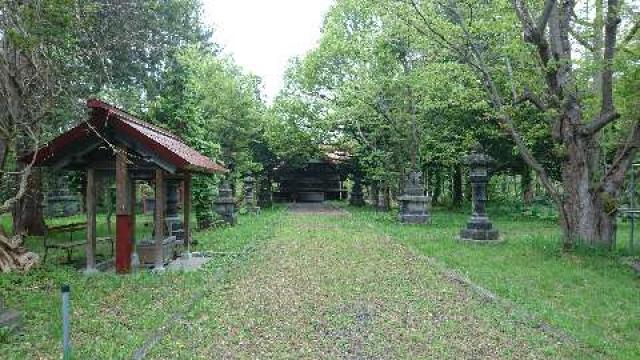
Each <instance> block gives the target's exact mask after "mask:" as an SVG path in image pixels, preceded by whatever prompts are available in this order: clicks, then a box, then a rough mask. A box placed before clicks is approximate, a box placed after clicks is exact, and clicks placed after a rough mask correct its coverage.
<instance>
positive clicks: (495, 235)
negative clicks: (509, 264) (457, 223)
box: [460, 146, 500, 243]
mask: <svg viewBox="0 0 640 360" xmlns="http://www.w3.org/2000/svg"><path fill="white" fill-rule="evenodd" d="M492 162H493V159H492V158H491V157H489V156H488V155H486V154H484V152H483V151H482V148H481V147H479V146H477V147H476V148H475V149H474V150H473V151H472V152H471V155H469V156H467V158H466V159H465V163H466V164H467V165H469V167H470V174H469V175H470V176H469V177H470V181H471V190H472V195H471V197H472V203H473V213H472V215H471V219H470V220H469V222H468V223H467V228H466V229H463V230H462V231H461V232H460V239H461V240H465V241H471V242H477V243H496V242H499V241H500V233H499V232H498V230H496V229H494V228H493V224H492V223H491V221H489V217H488V216H487V209H486V203H487V183H488V182H489V165H491V163H492Z"/></svg>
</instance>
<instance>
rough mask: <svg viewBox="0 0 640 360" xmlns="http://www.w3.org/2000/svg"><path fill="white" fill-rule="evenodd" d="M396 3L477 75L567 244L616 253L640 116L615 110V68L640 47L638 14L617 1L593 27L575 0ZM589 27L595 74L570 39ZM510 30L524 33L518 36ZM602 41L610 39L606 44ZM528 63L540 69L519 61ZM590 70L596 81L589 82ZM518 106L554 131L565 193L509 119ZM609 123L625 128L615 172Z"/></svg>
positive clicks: (612, 0)
mask: <svg viewBox="0 0 640 360" xmlns="http://www.w3.org/2000/svg"><path fill="white" fill-rule="evenodd" d="M392 3H393V4H394V5H399V8H398V12H397V13H396V14H402V15H401V16H403V17H404V18H406V19H408V21H409V22H410V23H411V24H412V25H413V26H414V28H415V30H416V31H417V32H418V33H420V34H422V35H423V36H425V37H428V38H429V39H431V40H432V41H434V42H437V43H438V44H440V45H441V46H443V47H445V48H447V49H449V50H450V51H451V53H452V54H454V55H456V56H457V57H458V58H459V59H460V60H461V61H463V62H464V63H466V64H467V65H468V66H469V67H470V69H472V70H473V72H474V73H475V74H476V75H477V77H478V79H479V80H480V81H481V84H482V86H483V88H484V90H485V93H486V95H487V97H488V99H489V100H490V103H491V106H492V107H493V109H494V112H493V116H494V118H495V119H496V120H497V121H498V122H499V123H500V125H501V126H503V127H504V129H505V130H506V131H507V132H508V133H509V134H510V136H511V138H512V139H513V141H514V142H515V144H516V145H517V148H518V151H519V153H520V155H521V156H522V158H523V159H524V160H525V161H526V162H527V164H528V165H529V166H530V167H531V168H532V169H534V170H535V171H536V172H537V174H538V177H539V178H540V180H541V181H542V183H543V184H544V186H545V188H546V190H547V191H548V193H549V194H550V196H551V197H552V198H553V200H554V201H555V203H556V205H557V207H558V209H559V212H560V214H561V220H562V228H563V230H564V243H565V246H566V247H572V246H573V245H574V244H575V243H576V242H577V241H584V242H586V243H588V244H591V245H593V246H602V247H607V248H610V247H611V246H612V244H613V240H614V237H615V217H616V210H617V198H618V196H619V193H620V190H621V187H622V184H623V182H624V178H625V172H626V170H627V169H628V168H629V165H630V164H631V162H632V161H633V159H634V157H635V154H636V151H637V149H638V147H639V146H640V120H639V119H638V114H637V113H635V114H632V113H627V114H621V113H620V112H619V111H618V110H617V108H616V102H615V96H616V91H615V82H616V81H617V78H623V77H624V74H623V73H618V74H616V71H617V69H620V68H621V66H622V67H624V66H625V65H624V64H623V65H619V64H617V60H618V57H617V54H618V53H619V52H620V50H622V49H621V47H623V48H625V47H627V46H632V44H634V43H635V42H637V40H633V39H634V36H635V33H636V32H637V21H638V18H637V13H635V15H634V13H633V11H634V10H633V9H632V8H628V7H626V6H625V5H624V3H623V2H621V1H618V0H608V1H607V3H606V6H605V7H604V10H606V14H605V15H604V21H600V18H599V17H602V11H603V10H598V11H595V16H596V19H595V21H593V20H594V19H591V16H592V15H591V14H590V13H587V14H586V15H584V14H583V15H582V16H580V15H578V14H577V13H576V6H577V3H576V2H575V1H572V0H566V1H555V0H546V1H544V2H542V1H537V2H536V1H531V2H528V1H526V0H512V1H510V2H508V1H497V2H492V3H476V2H470V1H444V0H443V1H437V0H434V1H416V0H401V1H393V2H392ZM596 4H598V1H596ZM635 11H637V9H636V10H635ZM498 14H499V15H498ZM623 15H624V16H623ZM623 20H624V21H623ZM592 21H593V25H592V26H593V29H594V31H593V34H594V35H595V36H594V37H592V38H590V39H589V41H588V43H589V44H590V45H588V46H589V47H592V46H593V47H595V49H594V50H595V51H594V52H593V56H592V59H593V62H592V63H591V64H592V65H593V66H588V65H589V59H588V58H587V57H584V56H582V55H581V52H580V49H579V46H580V45H579V44H578V41H577V40H580V41H579V42H580V43H585V44H586V43H587V42H586V41H585V39H583V38H581V37H578V36H577V35H574V34H575V32H574V29H575V28H576V26H577V25H578V24H581V23H590V22H592ZM621 21H623V22H622V24H623V26H621ZM513 24H519V25H518V27H517V28H514V26H513ZM622 29H626V31H621V30H622ZM514 30H519V31H518V33H519V34H518V35H520V39H518V38H517V37H513V34H514ZM601 31H602V32H601ZM600 33H603V34H604V40H603V42H602V43H600V41H601V40H600V36H599V34H600ZM600 47H601V48H602V51H601V52H600V51H599V48H600ZM507 51H508V52H507ZM510 56H519V57H520V59H519V61H520V63H521V64H522V65H525V66H524V67H522V69H523V70H521V71H520V72H521V73H520V74H518V71H517V70H516V69H515V67H514V68H513V70H512V69H511V68H510V67H509V66H508V64H507V66H505V65H504V59H505V58H507V59H509V57H510ZM526 58H528V59H535V61H528V62H527V61H526V60H523V59H526ZM620 60H622V59H620ZM636 60H637V59H636ZM627 61H633V60H627ZM532 69H534V70H535V72H534V73H533V74H532V73H531V70H532ZM585 69H586V70H585ZM594 69H595V70H594ZM584 71H591V72H593V71H595V72H596V73H597V75H592V76H584ZM505 74H506V75H505ZM523 74H526V76H523ZM532 75H533V76H532ZM504 76H509V77H510V83H511V84H512V87H511V88H509V87H504V86H501V82H500V78H501V77H504ZM594 76H595V78H596V79H597V80H598V81H596V82H595V84H594V87H595V88H596V89H597V90H599V91H600V94H599V95H598V97H599V101H598V103H599V106H598V108H597V109H594V110H593V111H590V109H589V108H588V107H587V105H586V103H585V99H586V98H588V97H589V96H588V95H586V96H585V94H588V93H589V88H590V87H591V86H592V85H591V84H590V83H591V81H590V79H592V78H593V77H594ZM503 84H504V82H503ZM636 84H637V81H636ZM521 106H533V107H535V108H536V109H537V110H538V111H540V112H541V113H543V114H544V116H545V118H546V119H547V121H548V122H549V123H550V125H551V126H550V127H549V130H548V132H547V134H546V136H547V137H548V138H550V139H552V141H553V144H554V147H555V149H556V151H557V152H558V153H559V154H560V156H561V158H562V166H561V169H562V175H561V177H562V187H560V188H559V187H557V186H556V185H555V184H554V182H553V181H552V178H551V177H550V175H549V172H548V169H547V168H545V166H543V164H542V162H541V161H540V160H539V159H538V158H537V157H536V156H535V154H534V153H533V152H532V151H531V149H530V147H529V145H528V143H527V139H526V138H525V136H524V135H523V133H522V132H521V130H520V129H519V128H518V126H517V124H516V122H515V121H514V118H513V116H512V112H513V111H514V109H517V108H518V107H521ZM621 115H622V116H621ZM613 124H620V126H619V128H618V129H619V130H621V131H618V132H617V135H616V138H617V140H616V141H615V142H617V143H618V144H619V145H618V146H617V150H615V155H614V156H613V157H611V158H608V159H606V162H607V163H608V164H609V166H607V167H606V168H603V167H602V165H601V164H602V162H601V161H600V157H601V148H602V146H601V145H602V144H601V141H602V140H601V139H602V137H601V134H602V132H603V129H605V128H607V127H609V128H612V127H613V126H612V125H613Z"/></svg>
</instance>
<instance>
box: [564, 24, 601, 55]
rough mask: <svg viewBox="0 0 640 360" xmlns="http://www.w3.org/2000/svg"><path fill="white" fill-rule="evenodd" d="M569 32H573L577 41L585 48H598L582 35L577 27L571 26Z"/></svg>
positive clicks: (593, 49) (591, 49)
mask: <svg viewBox="0 0 640 360" xmlns="http://www.w3.org/2000/svg"><path fill="white" fill-rule="evenodd" d="M569 34H571V36H572V37H573V38H574V39H576V41H577V42H578V44H580V45H582V47H583V48H585V49H587V50H589V51H591V52H594V51H595V50H596V49H595V47H594V46H593V44H591V43H589V41H588V40H587V39H585V38H583V37H582V35H580V34H579V33H578V32H577V31H576V29H574V28H569Z"/></svg>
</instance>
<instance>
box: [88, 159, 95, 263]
mask: <svg viewBox="0 0 640 360" xmlns="http://www.w3.org/2000/svg"><path fill="white" fill-rule="evenodd" d="M86 207H87V249H86V258H87V269H86V272H87V273H90V272H94V271H95V268H96V171H95V169H88V170H87V200H86Z"/></svg>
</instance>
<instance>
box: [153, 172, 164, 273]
mask: <svg viewBox="0 0 640 360" xmlns="http://www.w3.org/2000/svg"><path fill="white" fill-rule="evenodd" d="M165 206H166V186H165V181H164V171H163V170H162V169H156V212H155V246H156V261H155V267H156V269H162V268H164V257H163V255H162V244H163V242H164V228H165V224H164V209H165Z"/></svg>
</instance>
